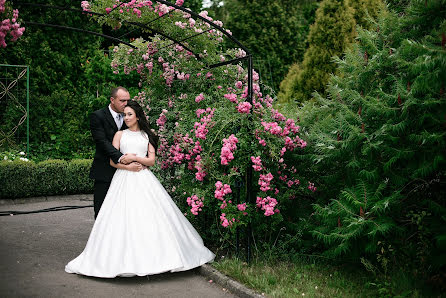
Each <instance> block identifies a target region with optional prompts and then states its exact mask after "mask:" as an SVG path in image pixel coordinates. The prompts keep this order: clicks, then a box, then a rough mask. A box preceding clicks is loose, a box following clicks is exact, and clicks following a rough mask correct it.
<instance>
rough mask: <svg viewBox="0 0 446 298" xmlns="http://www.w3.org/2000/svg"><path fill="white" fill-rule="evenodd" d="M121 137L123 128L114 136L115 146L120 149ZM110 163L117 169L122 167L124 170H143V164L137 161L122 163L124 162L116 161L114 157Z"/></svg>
mask: <svg viewBox="0 0 446 298" xmlns="http://www.w3.org/2000/svg"><path fill="white" fill-rule="evenodd" d="M121 137H122V130H120V131H118V132H117V133H116V134H115V136H114V137H113V142H112V144H113V147H115V148H116V149H117V150H119V144H120V142H121ZM110 165H111V166H112V167H114V168H117V169H122V170H128V171H133V172H138V171H140V170H142V165H141V164H139V163H137V162H132V163H129V164H126V165H125V164H122V163H117V164H116V163H114V162H113V160H112V159H110Z"/></svg>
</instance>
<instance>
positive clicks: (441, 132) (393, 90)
mask: <svg viewBox="0 0 446 298" xmlns="http://www.w3.org/2000/svg"><path fill="white" fill-rule="evenodd" d="M445 4H446V1H445V0H436V1H429V0H428V1H425V0H413V1H411V2H410V4H409V5H408V7H407V9H405V11H404V13H400V14H397V13H390V12H389V13H383V15H382V16H381V17H380V20H379V22H378V23H377V25H376V26H375V27H374V28H373V29H372V30H369V31H368V30H364V29H359V30H358V43H357V44H355V45H354V46H353V48H352V49H350V50H349V51H347V53H346V55H345V58H343V59H339V58H338V59H337V60H336V62H337V65H338V66H339V75H337V76H333V77H332V79H331V81H330V84H329V85H328V89H327V93H328V95H327V96H322V95H320V94H316V97H315V100H316V101H317V103H315V104H314V105H313V106H312V107H311V108H310V107H304V108H303V111H307V113H306V114H302V117H301V119H302V126H303V127H307V130H308V135H309V142H308V143H309V144H314V146H313V149H312V150H308V151H309V152H311V153H310V154H309V155H308V156H306V157H305V158H307V161H309V162H311V163H315V167H314V169H315V171H316V172H317V177H318V178H317V179H318V180H316V182H319V188H318V189H319V190H320V196H319V200H320V201H319V204H316V205H315V210H316V217H317V218H318V224H317V226H316V227H315V230H314V235H315V236H316V238H317V239H319V240H321V241H322V242H323V243H324V244H325V245H326V248H327V250H326V253H327V254H328V255H331V256H334V257H339V256H349V257H354V258H356V260H359V258H360V257H363V256H368V257H370V258H371V259H372V260H375V261H376V254H377V253H378V255H379V254H381V250H380V252H378V248H379V247H380V246H382V245H383V243H386V245H392V247H393V248H394V249H395V250H396V251H397V253H398V256H399V260H400V262H401V263H402V262H404V260H407V259H410V260H411V262H408V263H409V264H410V263H412V264H413V265H415V266H416V268H417V270H420V271H422V269H423V270H425V272H427V271H429V270H430V271H431V272H427V273H431V274H434V273H435V271H436V270H437V271H436V272H438V271H439V270H441V267H442V266H443V268H444V266H446V257H445V256H444V253H442V252H444V250H445V249H446V245H445V239H446V230H445V228H444V227H445V225H446V220H445V218H446V203H445V201H444V196H445V193H446V191H445V188H444V184H445V183H446V175H445V174H446V150H445V148H446V124H445V123H446V122H445V121H446V96H445V82H446V68H445V65H446V48H445V46H446V5H445ZM312 181H314V180H312ZM413 259H415V261H413ZM378 261H379V260H378Z"/></svg>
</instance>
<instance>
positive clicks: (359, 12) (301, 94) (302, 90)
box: [279, 0, 383, 102]
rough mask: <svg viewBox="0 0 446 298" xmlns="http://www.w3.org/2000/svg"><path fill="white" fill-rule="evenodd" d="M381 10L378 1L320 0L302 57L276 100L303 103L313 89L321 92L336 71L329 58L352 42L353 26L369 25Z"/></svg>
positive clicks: (379, 0)
mask: <svg viewBox="0 0 446 298" xmlns="http://www.w3.org/2000/svg"><path fill="white" fill-rule="evenodd" d="M381 9H383V4H382V2H381V0H350V1H346V0H342V1H341V0H324V1H322V2H321V4H320V6H319V8H318V10H317V11H316V20H315V23H314V24H313V25H312V26H311V28H310V33H309V36H308V43H309V48H308V49H307V50H306V52H305V55H304V60H303V61H302V62H298V64H300V65H299V67H294V68H293V69H290V70H289V72H288V74H287V76H286V77H285V79H284V81H285V82H284V84H282V85H281V88H280V93H279V100H280V101H281V102H288V101H290V100H295V101H297V102H304V101H306V100H309V99H310V98H311V94H312V93H313V92H314V91H318V92H320V93H324V90H325V86H326V84H327V83H328V80H329V78H330V75H331V74H333V73H335V72H336V64H335V63H334V62H333V61H332V57H333V56H339V55H341V54H342V53H343V52H344V51H345V50H346V49H347V48H348V46H349V45H350V44H351V43H352V42H353V41H354V38H355V36H356V30H355V26H357V25H359V26H361V27H363V28H368V27H369V26H370V25H371V24H372V21H371V20H370V19H372V20H373V18H376V16H377V15H378V13H379V11H380V10H381ZM296 69H299V71H296Z"/></svg>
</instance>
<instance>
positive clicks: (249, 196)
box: [246, 55, 253, 264]
mask: <svg viewBox="0 0 446 298" xmlns="http://www.w3.org/2000/svg"><path fill="white" fill-rule="evenodd" d="M252 71H253V67H252V56H251V55H249V56H248V100H249V103H250V104H251V105H252V96H253V94H252ZM249 121H250V122H252V115H249ZM252 195H253V193H252V167H250V166H248V168H247V169H246V199H247V201H248V203H252V202H253V199H252ZM251 229H252V226H251V221H250V222H249V223H248V228H247V234H248V235H247V247H246V259H247V260H246V261H247V263H248V264H249V263H250V262H251V234H252V233H251Z"/></svg>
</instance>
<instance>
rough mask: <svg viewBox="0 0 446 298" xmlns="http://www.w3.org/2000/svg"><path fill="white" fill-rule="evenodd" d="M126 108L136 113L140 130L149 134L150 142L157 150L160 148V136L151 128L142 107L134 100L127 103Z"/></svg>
mask: <svg viewBox="0 0 446 298" xmlns="http://www.w3.org/2000/svg"><path fill="white" fill-rule="evenodd" d="M126 107H129V108H132V109H133V110H134V111H135V115H136V118H138V125H139V128H140V129H141V130H142V131H144V132H145V133H147V136H148V137H149V142H150V144H152V146H153V147H154V148H155V151H156V149H157V148H158V136H157V135H156V134H155V133H154V132H153V131H152V129H151V128H150V125H149V122H148V121H147V118H146V114H145V113H144V111H143V109H142V107H141V106H140V105H139V103H137V102H136V101H134V100H129V101H127V105H126Z"/></svg>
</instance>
